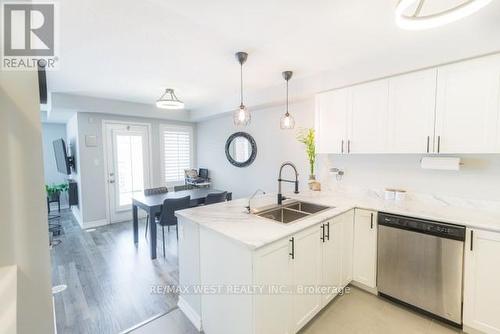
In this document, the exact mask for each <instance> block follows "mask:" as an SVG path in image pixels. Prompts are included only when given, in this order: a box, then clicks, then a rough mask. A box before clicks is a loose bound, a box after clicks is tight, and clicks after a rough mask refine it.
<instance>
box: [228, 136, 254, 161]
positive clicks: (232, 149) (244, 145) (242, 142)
mask: <svg viewBox="0 0 500 334" xmlns="http://www.w3.org/2000/svg"><path fill="white" fill-rule="evenodd" d="M256 155H257V144H256V143H255V140H254V139H253V137H252V136H250V135H249V134H248V133H246V132H236V133H233V134H232V135H231V136H230V137H229V138H228V139H227V141H226V157H227V160H229V162H230V163H231V164H233V165H234V166H236V167H246V166H249V165H250V164H252V162H253V161H254V160H255V156H256Z"/></svg>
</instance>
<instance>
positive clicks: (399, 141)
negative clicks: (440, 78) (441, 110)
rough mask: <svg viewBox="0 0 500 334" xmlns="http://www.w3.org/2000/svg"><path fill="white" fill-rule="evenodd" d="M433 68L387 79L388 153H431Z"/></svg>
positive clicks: (434, 102) (433, 93) (434, 87)
mask: <svg viewBox="0 0 500 334" xmlns="http://www.w3.org/2000/svg"><path fill="white" fill-rule="evenodd" d="M436 76H437V70H436V69H431V70H426V71H419V72H415V73H410V74H406V75H401V76H398V77H394V78H390V79H389V121H388V123H387V130H386V131H387V134H388V135H389V141H388V143H389V144H388V145H389V146H388V147H389V151H390V153H432V152H433V143H434V123H435V109H436Z"/></svg>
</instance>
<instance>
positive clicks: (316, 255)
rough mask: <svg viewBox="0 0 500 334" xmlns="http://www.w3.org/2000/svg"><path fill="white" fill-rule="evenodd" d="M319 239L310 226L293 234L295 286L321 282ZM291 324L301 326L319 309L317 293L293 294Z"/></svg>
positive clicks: (310, 285) (319, 298) (312, 285)
mask: <svg viewBox="0 0 500 334" xmlns="http://www.w3.org/2000/svg"><path fill="white" fill-rule="evenodd" d="M320 275H321V240H320V233H319V230H318V228H317V227H316V226H315V227H312V228H309V229H307V230H305V231H303V232H300V233H298V234H297V235H295V236H294V259H293V283H294V285H295V286H296V287H297V288H304V287H314V286H317V285H319V284H320V283H321V277H320ZM293 297H294V301H293V311H292V326H293V329H294V331H295V332H297V331H298V330H299V329H300V328H302V327H303V326H304V325H305V324H307V323H308V322H309V320H311V319H312V318H313V317H314V315H315V314H316V313H317V312H318V311H319V310H320V309H321V296H320V295H319V294H317V293H307V292H306V293H304V292H300V291H299V292H298V293H295V294H294V295H293Z"/></svg>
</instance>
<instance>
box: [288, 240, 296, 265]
mask: <svg viewBox="0 0 500 334" xmlns="http://www.w3.org/2000/svg"><path fill="white" fill-rule="evenodd" d="M290 243H291V244H292V252H291V253H289V254H288V255H290V256H291V257H292V260H293V259H295V238H294V237H292V238H291V239H290Z"/></svg>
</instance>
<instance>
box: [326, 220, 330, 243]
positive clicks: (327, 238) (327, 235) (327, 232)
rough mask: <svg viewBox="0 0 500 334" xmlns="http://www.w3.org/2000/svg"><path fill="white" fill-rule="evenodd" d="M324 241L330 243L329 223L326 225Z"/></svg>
mask: <svg viewBox="0 0 500 334" xmlns="http://www.w3.org/2000/svg"><path fill="white" fill-rule="evenodd" d="M326 240H328V241H330V222H328V223H326Z"/></svg>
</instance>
